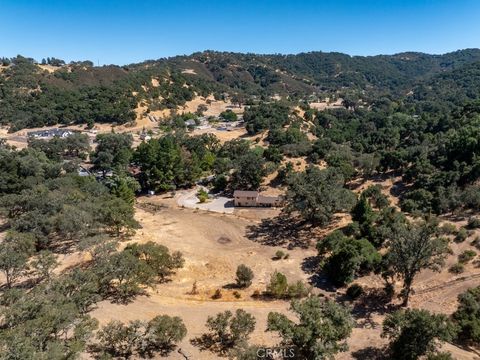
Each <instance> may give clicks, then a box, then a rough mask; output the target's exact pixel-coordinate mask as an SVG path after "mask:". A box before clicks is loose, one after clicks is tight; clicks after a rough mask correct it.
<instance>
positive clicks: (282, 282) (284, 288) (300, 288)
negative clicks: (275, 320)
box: [267, 271, 310, 299]
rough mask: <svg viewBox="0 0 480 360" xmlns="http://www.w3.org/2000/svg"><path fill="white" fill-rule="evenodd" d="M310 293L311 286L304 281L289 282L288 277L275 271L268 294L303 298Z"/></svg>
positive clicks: (278, 297) (281, 297)
mask: <svg viewBox="0 0 480 360" xmlns="http://www.w3.org/2000/svg"><path fill="white" fill-rule="evenodd" d="M309 293H310V288H309V287H307V286H306V285H305V284H304V283H303V282H302V281H297V282H295V283H293V284H289V283H288V280H287V277H286V276H285V275H284V274H282V273H280V272H278V271H275V272H274V273H273V274H272V276H271V278H270V283H269V284H268V285H267V294H268V295H270V296H272V297H274V298H277V299H292V298H297V299H298V298H302V297H305V296H307V295H308V294H309Z"/></svg>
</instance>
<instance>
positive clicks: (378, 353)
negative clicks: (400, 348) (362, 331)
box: [352, 346, 388, 360]
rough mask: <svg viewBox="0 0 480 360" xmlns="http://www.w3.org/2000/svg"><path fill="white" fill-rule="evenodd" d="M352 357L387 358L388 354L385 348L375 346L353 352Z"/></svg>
mask: <svg viewBox="0 0 480 360" xmlns="http://www.w3.org/2000/svg"><path fill="white" fill-rule="evenodd" d="M352 357H353V358H354V359H358V360H365V359H368V360H387V359H388V356H387V354H386V351H385V349H383V348H376V347H374V346H369V347H366V348H365V349H361V350H357V351H354V352H352Z"/></svg>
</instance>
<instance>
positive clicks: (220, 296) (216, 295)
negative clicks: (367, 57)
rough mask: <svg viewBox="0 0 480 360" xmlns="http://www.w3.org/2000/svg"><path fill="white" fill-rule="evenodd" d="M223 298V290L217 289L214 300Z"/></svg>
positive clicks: (213, 296)
mask: <svg viewBox="0 0 480 360" xmlns="http://www.w3.org/2000/svg"><path fill="white" fill-rule="evenodd" d="M221 298H222V290H220V289H217V290H215V293H214V294H213V295H212V299H213V300H218V299H221Z"/></svg>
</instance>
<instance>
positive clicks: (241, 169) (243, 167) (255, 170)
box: [231, 151, 266, 190]
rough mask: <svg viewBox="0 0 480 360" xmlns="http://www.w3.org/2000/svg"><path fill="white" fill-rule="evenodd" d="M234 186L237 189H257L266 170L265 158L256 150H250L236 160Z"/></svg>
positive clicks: (233, 176) (233, 177)
mask: <svg viewBox="0 0 480 360" xmlns="http://www.w3.org/2000/svg"><path fill="white" fill-rule="evenodd" d="M234 167H235V170H234V172H233V175H232V180H231V182H232V188H233V189H236V190H257V189H258V188H259V187H260V184H261V183H262V180H263V178H264V176H265V175H266V172H265V160H264V159H263V158H262V156H261V155H259V154H258V153H257V152H255V151H249V152H247V153H246V154H245V155H243V156H241V157H239V158H238V159H237V160H235V165H234Z"/></svg>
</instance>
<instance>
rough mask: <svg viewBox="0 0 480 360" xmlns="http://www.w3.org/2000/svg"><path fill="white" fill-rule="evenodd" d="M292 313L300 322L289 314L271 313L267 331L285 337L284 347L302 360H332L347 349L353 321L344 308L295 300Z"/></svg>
mask: <svg viewBox="0 0 480 360" xmlns="http://www.w3.org/2000/svg"><path fill="white" fill-rule="evenodd" d="M290 310H291V311H292V312H293V313H295V315H296V316H297V318H298V321H292V320H290V319H289V318H288V317H287V316H286V315H284V314H280V313H275V312H271V313H269V314H268V321H267V323H268V325H267V331H276V332H278V333H279V335H280V337H281V338H282V342H281V346H283V347H285V348H293V349H294V351H295V355H296V357H297V358H299V359H312V360H320V359H326V358H328V359H333V357H334V355H335V354H337V353H338V352H341V351H345V350H347V344H346V342H345V340H346V339H347V338H348V337H349V336H350V334H351V332H352V328H353V319H352V316H351V315H350V313H349V311H348V310H347V309H346V308H344V307H343V306H341V305H338V304H336V303H334V302H331V301H325V300H322V299H320V298H319V297H310V298H308V299H305V300H303V301H297V300H295V301H292V303H291V307H290Z"/></svg>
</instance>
